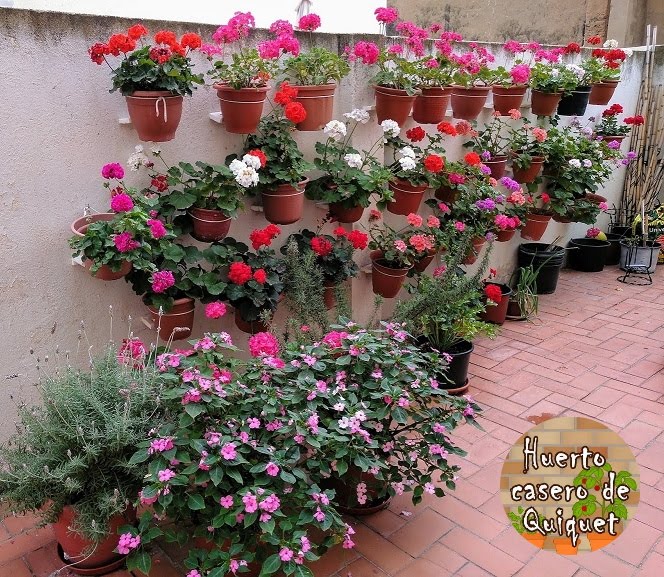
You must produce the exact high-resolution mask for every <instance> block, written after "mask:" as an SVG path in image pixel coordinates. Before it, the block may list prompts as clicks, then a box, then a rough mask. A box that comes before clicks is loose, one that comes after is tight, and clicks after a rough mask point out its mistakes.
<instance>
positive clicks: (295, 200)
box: [261, 178, 309, 224]
mask: <svg viewBox="0 0 664 577" xmlns="http://www.w3.org/2000/svg"><path fill="white" fill-rule="evenodd" d="M307 182H309V179H307V178H305V179H304V180H303V181H302V182H300V183H298V185H297V186H293V185H291V184H280V185H278V186H277V187H276V188H275V189H274V190H271V191H270V192H261V197H262V198H263V214H264V215H265V218H266V219H267V220H268V222H272V223H274V224H293V223H294V222H297V221H298V220H300V219H301V218H302V213H303V212H304V189H305V188H306V186H307Z"/></svg>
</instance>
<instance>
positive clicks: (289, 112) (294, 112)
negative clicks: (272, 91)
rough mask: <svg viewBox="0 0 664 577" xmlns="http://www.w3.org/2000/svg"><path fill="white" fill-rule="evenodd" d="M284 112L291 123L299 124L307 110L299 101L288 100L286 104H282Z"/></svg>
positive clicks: (305, 115)
mask: <svg viewBox="0 0 664 577" xmlns="http://www.w3.org/2000/svg"><path fill="white" fill-rule="evenodd" d="M284 114H285V115H286V118H288V120H290V121H291V122H292V123H293V124H299V123H300V122H302V121H304V119H305V118H306V117H307V111H306V110H305V109H304V106H302V105H301V104H300V103H299V102H289V103H288V104H286V106H284Z"/></svg>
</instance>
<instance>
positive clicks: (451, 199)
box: [434, 185, 459, 204]
mask: <svg viewBox="0 0 664 577" xmlns="http://www.w3.org/2000/svg"><path fill="white" fill-rule="evenodd" d="M434 196H435V197H436V198H437V199H438V200H440V201H441V202H444V203H445V204H454V203H455V201H456V200H457V199H458V198H459V191H458V190H456V189H454V188H451V187H449V186H444V185H443V186H440V187H438V188H437V189H436V192H435V193H434Z"/></svg>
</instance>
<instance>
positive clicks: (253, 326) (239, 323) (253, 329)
mask: <svg viewBox="0 0 664 577" xmlns="http://www.w3.org/2000/svg"><path fill="white" fill-rule="evenodd" d="M235 326H236V327H237V328H238V329H240V330H241V331H242V332H243V333H247V334H249V335H255V334H256V333H266V332H268V331H269V328H270V327H268V326H267V325H266V324H265V323H264V322H263V321H262V320H260V315H259V319H257V320H255V321H246V320H244V318H242V313H241V312H240V309H235Z"/></svg>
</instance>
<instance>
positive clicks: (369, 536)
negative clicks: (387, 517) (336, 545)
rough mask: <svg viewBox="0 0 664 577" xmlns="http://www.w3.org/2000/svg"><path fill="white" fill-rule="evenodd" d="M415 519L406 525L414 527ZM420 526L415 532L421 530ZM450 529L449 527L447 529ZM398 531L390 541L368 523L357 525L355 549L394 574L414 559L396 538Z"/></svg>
mask: <svg viewBox="0 0 664 577" xmlns="http://www.w3.org/2000/svg"><path fill="white" fill-rule="evenodd" d="M413 524H414V522H413V521H411V522H409V523H408V525H406V527H412V526H413ZM419 527H421V525H420V526H418V528H417V529H415V530H413V531H414V532H418V534H419V531H421V530H420V529H419ZM447 530H449V528H448V529H447ZM395 535H396V533H393V534H392V535H391V536H390V538H389V539H390V540H389V541H388V540H387V539H386V538H385V537H381V536H380V535H379V534H378V533H376V532H374V531H372V530H371V529H369V527H367V526H366V525H357V526H355V535H354V536H353V541H355V549H357V552H358V553H359V554H360V555H362V556H363V557H365V558H366V559H368V560H369V561H371V562H372V563H373V564H374V565H376V566H377V567H379V568H380V569H382V570H383V571H385V572H386V573H387V574H388V575H391V574H394V573H396V572H397V571H399V570H401V569H402V568H403V567H405V566H406V565H408V563H410V562H411V561H412V560H413V557H412V556H411V555H409V554H408V553H407V552H406V550H405V548H404V547H402V546H401V543H399V542H398V541H395V540H394V536H395Z"/></svg>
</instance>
